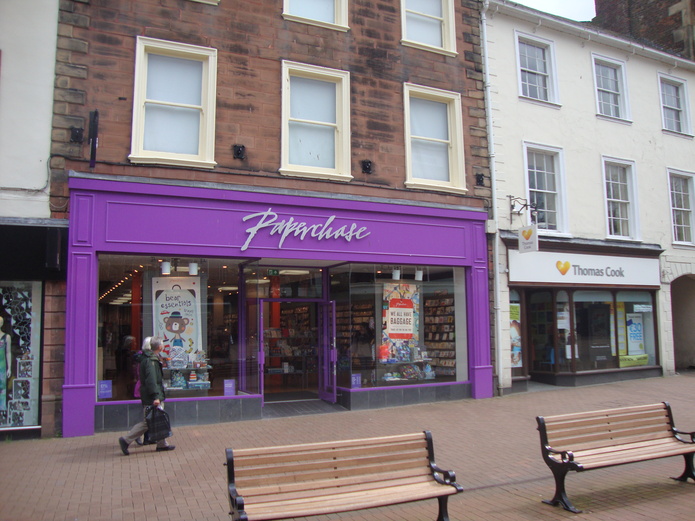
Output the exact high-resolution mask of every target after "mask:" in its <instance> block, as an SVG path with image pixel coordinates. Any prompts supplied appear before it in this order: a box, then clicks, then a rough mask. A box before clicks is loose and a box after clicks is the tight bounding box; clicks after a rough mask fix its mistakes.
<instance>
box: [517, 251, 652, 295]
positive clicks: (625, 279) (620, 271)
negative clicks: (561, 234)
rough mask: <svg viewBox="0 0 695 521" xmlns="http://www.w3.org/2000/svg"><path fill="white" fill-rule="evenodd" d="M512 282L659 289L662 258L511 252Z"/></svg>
mask: <svg viewBox="0 0 695 521" xmlns="http://www.w3.org/2000/svg"><path fill="white" fill-rule="evenodd" d="M509 281H510V282H547V283H557V284H573V285H581V284H601V285H610V286H655V287H656V286H659V284H660V279H659V259H645V258H637V257H613V256H604V255H582V254H567V253H554V252H536V253H534V254H533V255H521V254H520V253H519V252H517V251H515V250H511V251H510V252H509Z"/></svg>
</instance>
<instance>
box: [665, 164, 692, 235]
mask: <svg viewBox="0 0 695 521" xmlns="http://www.w3.org/2000/svg"><path fill="white" fill-rule="evenodd" d="M694 176H695V174H692V173H687V172H678V171H671V172H669V185H670V195H671V224H672V226H673V241H674V242H678V243H687V244H693V242H695V241H694V240H693V225H694V224H695V223H693V208H694V207H695V200H694V199H693V197H694V196H695V191H694V190H693V177H694Z"/></svg>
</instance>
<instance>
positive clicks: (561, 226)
mask: <svg viewBox="0 0 695 521" xmlns="http://www.w3.org/2000/svg"><path fill="white" fill-rule="evenodd" d="M524 148H525V150H526V157H525V161H526V181H527V183H528V200H529V203H530V204H531V205H532V207H533V208H534V211H535V216H536V224H537V225H538V229H539V230H543V231H548V232H563V231H566V230H565V218H564V204H563V202H564V197H563V196H564V193H563V184H564V182H563V181H564V179H563V172H562V151H561V150H560V149H558V148H554V147H547V146H542V145H535V144H528V143H525V144H524Z"/></svg>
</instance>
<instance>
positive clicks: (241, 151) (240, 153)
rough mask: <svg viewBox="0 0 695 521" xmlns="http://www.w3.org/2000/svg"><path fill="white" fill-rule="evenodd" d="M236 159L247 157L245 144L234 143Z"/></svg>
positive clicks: (233, 149)
mask: <svg viewBox="0 0 695 521" xmlns="http://www.w3.org/2000/svg"><path fill="white" fill-rule="evenodd" d="M232 151H233V155H234V159H246V147H245V146H244V145H232Z"/></svg>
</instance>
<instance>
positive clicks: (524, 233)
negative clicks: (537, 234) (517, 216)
mask: <svg viewBox="0 0 695 521" xmlns="http://www.w3.org/2000/svg"><path fill="white" fill-rule="evenodd" d="M521 235H522V236H523V237H524V239H526V240H527V241H528V240H529V239H530V238H531V235H533V230H531V229H529V230H521Z"/></svg>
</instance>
